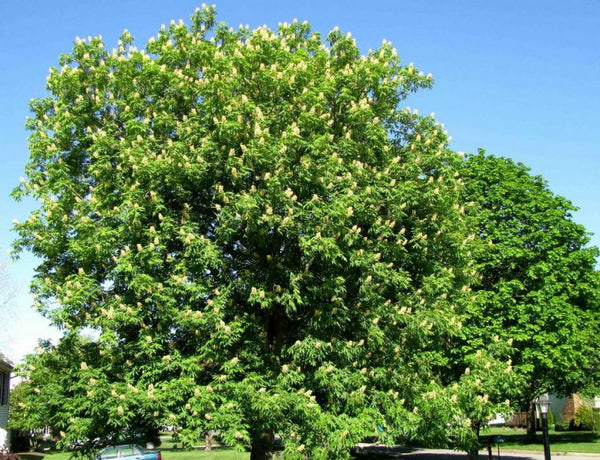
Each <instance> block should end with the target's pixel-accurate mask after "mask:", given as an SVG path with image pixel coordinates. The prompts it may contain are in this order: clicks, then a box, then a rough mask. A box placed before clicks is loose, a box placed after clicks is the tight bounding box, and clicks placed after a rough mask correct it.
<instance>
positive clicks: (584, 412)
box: [573, 405, 600, 432]
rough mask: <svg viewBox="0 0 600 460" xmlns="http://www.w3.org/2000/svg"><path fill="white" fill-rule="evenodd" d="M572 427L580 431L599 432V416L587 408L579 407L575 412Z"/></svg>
mask: <svg viewBox="0 0 600 460" xmlns="http://www.w3.org/2000/svg"><path fill="white" fill-rule="evenodd" d="M573 425H574V426H575V427H576V428H579V429H581V430H588V431H594V432H596V431H599V430H600V415H599V414H597V413H596V412H595V411H594V410H593V409H592V408H591V407H589V406H585V405H583V406H580V407H579V408H578V409H577V410H576V411H575V417H574V418H573Z"/></svg>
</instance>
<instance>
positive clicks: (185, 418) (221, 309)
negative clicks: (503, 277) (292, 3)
mask: <svg viewBox="0 0 600 460" xmlns="http://www.w3.org/2000/svg"><path fill="white" fill-rule="evenodd" d="M60 65H61V67H60V68H53V69H51V71H50V75H49V77H48V90H49V91H50V95H49V96H48V97H46V98H43V99H39V100H33V101H32V102H31V109H32V111H33V117H32V118H31V119H30V120H29V121H28V126H29V128H30V129H31V130H32V134H31V138H30V152H31V161H30V163H29V164H28V166H27V179H25V180H24V181H23V182H22V184H21V185H20V186H19V187H18V188H17V189H16V190H15V192H14V196H15V197H16V198H17V199H18V198H20V197H22V196H26V195H27V196H33V197H35V198H37V199H38V200H39V201H40V204H41V205H40V209H39V210H37V211H34V212H33V213H32V214H31V216H30V217H29V218H28V219H27V221H26V222H23V223H20V224H17V225H16V231H17V232H18V234H19V239H18V241H17V242H16V243H15V249H16V250H17V251H20V250H24V249H27V250H31V251H32V252H33V253H34V254H36V255H37V256H38V257H39V258H40V260H41V264H40V266H39V267H38V269H37V275H36V277H35V281H34V283H33V287H32V289H33V292H34V294H35V296H36V299H37V300H36V305H37V307H38V308H39V309H40V311H42V312H44V313H45V314H46V315H47V316H48V317H49V318H51V319H52V321H53V322H54V323H55V324H57V325H58V326H60V327H62V328H63V329H64V330H65V334H66V335H65V339H64V340H63V343H62V344H61V345H59V349H58V350H56V351H55V352H52V353H51V355H56V356H55V358H56V359H62V357H61V356H62V354H63V352H62V350H66V349H67V348H69V343H70V341H74V340H76V337H77V336H78V334H79V333H80V331H82V330H83V329H84V328H91V329H92V330H93V331H95V333H96V334H97V335H98V339H97V340H96V341H94V342H93V343H91V344H88V345H86V346H85V347H84V349H85V352H83V353H82V354H81V355H80V356H75V355H71V356H70V357H69V358H68V360H67V362H66V363H65V365H64V366H62V367H61V369H62V370H63V372H64V376H63V375H61V376H59V379H60V382H61V383H60V385H65V388H66V389H67V390H66V391H67V392H68V396H69V400H68V401H69V402H67V401H66V400H65V401H61V402H60V404H61V406H60V407H59V408H57V409H56V413H55V417H56V421H55V424H56V425H57V426H61V427H62V430H63V431H64V433H63V435H64V437H65V439H66V440H71V441H74V440H79V439H94V438H96V437H97V436H99V434H98V433H101V435H104V434H106V435H107V436H108V435H109V434H110V433H114V432H119V431H122V430H126V429H132V428H135V427H136V426H137V425H138V424H139V423H140V421H144V423H146V421H149V420H150V421H153V422H148V423H153V424H154V425H155V426H159V425H163V424H167V425H174V426H176V427H178V430H179V431H178V435H179V436H180V438H181V440H182V442H183V443H184V444H187V445H189V444H194V443H197V442H199V441H200V439H201V438H202V436H203V433H205V432H208V431H219V432H220V433H221V436H222V438H223V440H224V441H225V442H226V443H228V444H231V445H234V446H237V447H239V448H243V446H247V445H249V444H251V445H252V451H253V454H252V455H253V457H255V458H261V457H267V456H268V451H269V450H270V448H271V446H270V443H271V442H272V438H273V434H274V433H278V434H280V435H281V436H282V438H283V442H284V445H285V456H286V458H290V459H293V458H302V457H304V456H305V455H306V454H307V453H309V454H310V456H311V458H333V457H335V458H344V457H345V456H347V455H349V454H348V451H349V448H350V447H351V446H353V445H355V444H356V443H357V442H358V441H360V440H361V439H363V438H364V437H365V436H366V435H370V434H372V433H373V432H375V431H376V430H377V427H381V429H382V430H383V433H382V434H381V438H382V440H384V441H388V442H391V441H393V440H397V439H398V438H402V439H419V438H423V437H424V436H428V437H429V440H430V441H431V442H434V443H437V444H443V443H445V442H447V441H448V433H447V430H446V429H445V428H446V425H447V421H448V419H449V417H450V416H451V414H452V413H458V412H460V411H462V410H463V409H461V408H460V407H458V406H456V408H455V409H453V407H454V406H455V405H456V404H457V401H458V400H456V401H455V400H453V399H452V396H451V395H450V393H448V392H447V387H448V385H450V384H451V383H452V378H453V376H454V370H453V368H452V365H453V362H452V359H451V357H450V355H449V350H450V349H452V346H453V344H454V343H455V341H456V337H457V334H458V333H459V331H460V328H461V322H460V318H459V317H458V313H459V312H463V311H464V310H465V308H466V306H467V304H468V302H470V296H471V294H470V293H469V290H470V288H469V286H468V284H469V282H470V280H471V278H472V277H473V275H474V271H473V268H472V267H471V266H470V265H471V264H470V263H469V259H470V253H469V251H468V248H469V246H470V244H471V242H470V238H468V237H467V236H466V235H467V232H466V230H465V222H464V219H463V214H464V209H463V208H462V207H461V206H460V204H459V196H460V192H461V185H460V183H459V181H458V179H457V174H456V168H457V164H458V163H459V162H460V158H459V157H458V156H457V155H456V154H454V153H453V152H451V151H449V150H448V149H447V148H446V147H447V145H446V144H447V137H446V135H445V132H444V131H443V129H442V127H441V126H440V125H439V124H438V123H437V122H436V121H435V120H434V119H433V118H432V117H422V116H419V115H417V114H416V113H411V112H410V111H408V110H403V109H401V107H400V104H401V102H402V101H403V99H404V98H405V97H406V96H407V95H408V94H410V93H411V92H413V91H415V90H417V89H418V88H424V87H429V86H430V85H431V83H432V80H431V77H430V76H424V75H423V74H422V73H420V72H418V71H417V70H416V69H415V68H414V67H413V66H412V65H408V66H402V65H400V60H399V58H398V56H397V55H396V52H395V50H394V49H393V48H392V47H391V45H390V44H388V43H385V42H384V44H383V45H382V47H381V48H380V49H378V50H375V51H372V52H370V53H369V54H368V55H367V56H361V55H360V53H359V50H358V47H357V45H356V44H355V42H354V40H353V39H352V38H351V36H350V35H349V34H347V35H344V34H342V33H341V32H340V31H339V30H337V29H336V30H333V31H332V32H331V33H330V34H329V35H328V37H327V40H326V41H325V42H323V41H322V39H321V37H320V36H319V34H317V33H314V32H312V31H311V29H310V26H309V25H308V24H306V23H302V24H301V23H298V22H294V23H292V24H282V25H280V26H279V28H278V30H277V31H271V30H269V29H267V28H259V29H257V30H253V31H250V30H247V29H245V28H240V29H238V30H233V29H229V28H227V26H225V25H218V26H215V11H214V9H213V8H211V7H204V8H202V9H199V10H197V11H196V12H195V13H194V15H193V16H192V21H191V25H189V26H186V25H185V24H184V23H183V22H179V23H174V22H172V23H171V25H170V26H168V27H163V28H162V29H161V30H160V32H159V33H158V35H157V37H155V38H153V39H151V40H150V41H149V42H148V43H147V45H146V48H145V49H143V50H138V49H137V48H136V47H135V46H134V45H133V38H132V37H131V35H130V34H129V33H128V32H127V31H126V32H125V33H124V34H123V35H122V37H121V40H120V41H119V44H118V48H117V49H116V50H113V52H109V51H107V50H106V49H105V48H104V44H103V41H102V39H101V38H100V37H96V38H89V39H88V40H79V39H78V40H77V41H76V43H75V45H74V48H73V51H72V52H71V53H70V54H66V55H64V56H62V57H61V60H60ZM77 349H78V347H74V348H73V351H72V353H75V352H76V351H75V350H77ZM82 351H83V350H82ZM78 359H79V360H80V361H79V362H77V360H78ZM493 369H496V364H494V366H493ZM490 372H491V371H490ZM501 375H504V374H502V373H501ZM32 376H33V374H32ZM67 376H68V383H67V381H66V380H63V377H64V378H65V379H66V378H67ZM470 379H471V377H464V379H463V380H464V382H463V383H465V382H467V381H469V382H470ZM34 380H35V379H34ZM473 386H477V385H476V384H475V383H473V384H472V385H471V384H470V383H469V384H468V385H467V387H468V388H471V387H473ZM453 388H455V387H453ZM481 391H482V392H488V390H487V389H485V388H482V390H481ZM469 392H471V393H473V395H475V394H477V395H479V390H475V389H473V390H471V389H469ZM471 393H469V394H471ZM61 394H63V393H61ZM486 394H487V393H486ZM475 397H476V396H475ZM481 397H482V398H483V396H482V395H481ZM465 398H467V396H465ZM466 403H467V400H466V399H465V400H464V401H463V400H461V403H460V404H466ZM482 404H484V405H485V401H482ZM482 407H483V406H482ZM485 407H487V406H485ZM490 407H491V406H490ZM464 410H467V411H470V412H472V411H476V412H477V413H478V414H479V415H478V417H480V418H481V417H483V416H484V415H483V412H484V410H483V409H481V408H480V407H478V408H466V409H464ZM428 413H430V414H431V413H436V415H437V416H436V417H435V418H432V417H430V416H429V415H427V414H428ZM67 421H68V423H67ZM426 425H427V427H428V429H427V430H424V429H422V428H423V427H425V426H426ZM432 427H435V429H433V430H431V429H429V428H432ZM427 433H433V434H427Z"/></svg>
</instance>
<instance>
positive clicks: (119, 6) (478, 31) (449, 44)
mask: <svg viewBox="0 0 600 460" xmlns="http://www.w3.org/2000/svg"><path fill="white" fill-rule="evenodd" d="M200 3H201V2H195V1H191V0H170V1H165V0H162V1H159V0H143V1H142V0H119V1H114V0H103V1H97V0H53V1H52V2H48V1H39V0H38V1H34V0H2V1H0V56H1V61H0V156H1V160H2V161H1V165H2V167H1V168H0V249H1V250H2V254H5V253H6V250H7V249H8V248H9V247H10V243H11V241H12V240H13V238H14V237H13V235H12V234H11V233H10V227H11V221H12V219H13V218H18V219H23V218H25V217H26V216H27V213H28V210H29V209H31V206H33V205H34V204H32V203H15V202H14V201H13V200H12V199H11V198H10V197H9V193H10V191H11V190H12V188H13V187H14V186H15V185H16V184H17V182H18V180H19V176H22V175H23V170H24V166H25V164H26V162H27V157H28V152H27V135H28V133H27V132H26V131H25V129H24V121H25V117H26V116H27V115H28V109H27V102H28V100H29V99H30V98H33V97H39V96H43V95H44V85H45V77H46V75H47V73H48V68H49V67H50V66H53V65H56V63H57V61H58V56H59V55H60V54H61V53H65V52H68V51H69V50H70V49H71V46H72V43H73V41H74V39H75V37H76V36H80V37H87V36H90V35H92V36H94V35H102V36H103V37H104V39H105V43H106V45H107V47H108V48H109V49H110V48H112V47H113V46H114V45H115V43H116V40H117V37H118V36H119V35H120V33H121V32H122V31H123V29H125V28H127V29H129V30H130V31H131V33H132V34H133V35H134V36H135V37H136V40H137V44H138V46H140V47H141V46H142V45H143V44H144V43H145V42H146V40H147V39H148V38H150V37H151V36H153V35H154V34H155V33H156V32H157V31H158V29H159V27H160V25H161V24H163V23H168V22H169V21H170V20H171V19H175V20H179V19H184V20H187V19H188V17H189V15H190V14H191V13H192V11H193V10H194V9H195V8H196V7H197V6H200ZM217 11H218V18H219V20H222V21H225V22H227V23H228V24H229V25H231V26H234V27H235V26H237V25H238V24H248V25H250V26H251V27H258V26H261V25H263V24H266V25H268V26H270V27H275V26H276V25H277V23H278V22H280V21H281V22H282V21H291V20H293V19H294V18H298V19H299V20H301V21H303V20H307V21H309V22H310V23H311V24H312V25H313V28H314V29H315V30H317V31H320V32H322V33H323V34H326V33H327V32H328V31H329V30H331V29H332V28H333V27H335V26H339V27H340V28H341V29H342V30H343V31H349V32H352V35H353V36H354V37H355V38H356V40H357V42H358V44H359V46H360V47H361V49H362V50H364V51H367V50H368V49H369V48H376V47H378V46H379V45H380V44H381V41H382V39H383V38H385V39H387V40H390V41H392V43H393V44H394V45H395V47H396V48H397V49H398V52H399V54H400V56H401V57H402V59H403V62H404V63H406V64H408V63H409V62H414V63H415V65H416V66H417V67H418V68H420V69H421V70H423V71H424V72H425V73H429V72H431V73H432V74H433V75H434V78H435V82H436V84H435V86H434V88H433V90H430V91H425V92H422V93H420V94H418V95H415V96H413V97H411V98H410V99H409V100H408V101H407V102H406V105H409V106H410V107H412V108H418V109H419V111H420V112H421V113H425V114H428V113H430V112H435V114H436V118H437V119H438V120H440V121H441V122H443V123H444V124H445V126H446V128H447V130H448V132H449V134H450V135H451V136H452V137H453V140H452V143H451V147H452V148H454V149H455V150H461V151H465V152H475V151H476V150H477V149H478V148H480V147H481V148H485V149H486V150H487V151H488V152H489V153H493V154H496V155H502V156H508V157H511V158H513V159H514V160H516V161H520V162H522V163H524V164H526V165H527V166H529V167H531V168H532V170H533V172H534V173H535V174H541V175H542V176H544V177H545V178H546V180H548V182H549V184H550V188H551V189H552V190H553V191H554V192H555V193H557V194H559V195H563V196H565V197H566V198H568V199H570V200H571V201H572V202H573V203H574V204H575V205H576V206H578V207H579V208H580V211H579V212H577V213H576V215H575V220H576V221H577V222H579V223H581V224H583V225H585V227H586V228H587V230H588V231H589V232H592V233H595V234H596V235H595V236H594V237H593V238H592V243H593V244H594V245H600V185H599V184H598V181H597V176H598V174H599V173H600V155H598V153H599V147H600V129H599V125H600V114H599V113H600V112H599V107H600V29H599V28H598V24H600V2H598V1H596V0H589V1H584V0H572V1H570V2H564V1H552V0H547V1H544V2H541V1H533V0H520V1H517V0H512V1H509V0H506V1H497V2H491V1H484V0H481V1H474V0H473V1H467V0H462V1H459V0H455V1H448V0H428V1H415V0H410V1H409V0H386V1H379V0H371V1H370V2H364V1H362V2H358V1H353V0H345V1H342V0H329V1H325V2H323V1H314V0H310V1H302V2H300V1H288V0H263V1H250V0H247V1H241V0H238V1H234V0H224V1H220V2H218V3H217ZM34 266H35V260H33V258H32V257H30V256H24V257H22V258H21V260H20V261H19V262H17V263H14V264H10V265H9V267H8V275H9V276H10V285H11V286H14V287H15V288H16V289H17V294H16V295H15V296H14V298H13V300H12V302H11V305H12V308H11V309H10V311H8V312H6V313H4V314H1V313H0V324H2V323H9V324H11V327H10V328H8V330H7V329H6V328H5V327H4V326H3V327H1V328H0V351H3V352H4V353H5V354H7V355H8V356H9V357H10V358H11V359H13V360H16V361H18V360H19V359H20V358H21V357H22V355H23V354H24V353H26V352H30V351H32V349H33V347H34V345H35V343H36V340H37V338H38V337H46V336H56V332H52V331H51V330H50V329H49V328H48V326H47V324H46V322H45V321H44V320H43V319H41V318H40V317H39V315H37V314H36V313H34V312H33V311H32V309H31V308H30V304H31V300H30V298H29V296H28V295H27V285H28V283H29V280H30V278H31V275H32V273H33V268H34ZM0 298H1V297H0Z"/></svg>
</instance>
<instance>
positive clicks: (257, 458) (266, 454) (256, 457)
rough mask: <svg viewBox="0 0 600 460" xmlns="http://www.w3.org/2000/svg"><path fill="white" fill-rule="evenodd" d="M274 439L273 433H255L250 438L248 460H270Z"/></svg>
mask: <svg viewBox="0 0 600 460" xmlns="http://www.w3.org/2000/svg"><path fill="white" fill-rule="evenodd" d="M274 439H275V435H274V434H273V433H257V434H256V435H255V436H252V451H251V452H250V460H272V458H273V441H274Z"/></svg>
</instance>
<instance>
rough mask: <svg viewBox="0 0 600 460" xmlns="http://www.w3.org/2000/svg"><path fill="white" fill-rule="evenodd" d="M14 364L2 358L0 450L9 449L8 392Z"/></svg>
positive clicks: (0, 377)
mask: <svg viewBox="0 0 600 460" xmlns="http://www.w3.org/2000/svg"><path fill="white" fill-rule="evenodd" d="M11 371H12V365H11V364H10V363H8V362H6V361H4V360H2V359H0V452H2V451H5V450H8V447H9V446H8V442H9V439H8V430H7V425H8V394H9V391H10V372H11Z"/></svg>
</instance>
